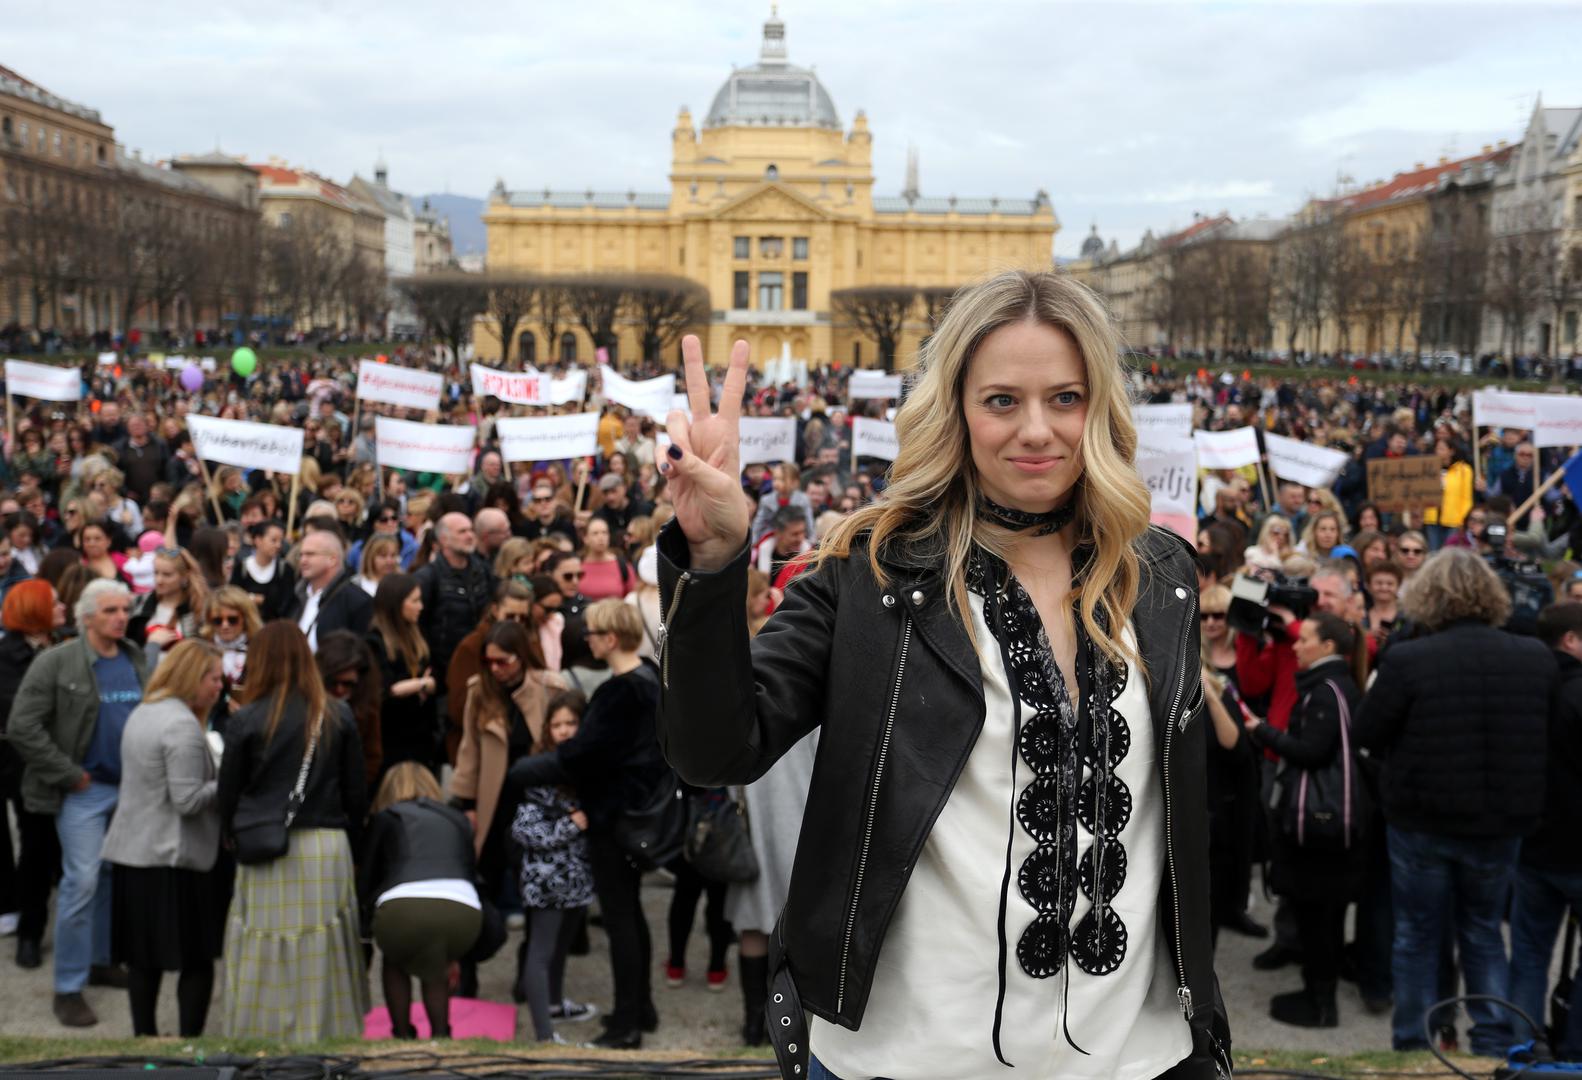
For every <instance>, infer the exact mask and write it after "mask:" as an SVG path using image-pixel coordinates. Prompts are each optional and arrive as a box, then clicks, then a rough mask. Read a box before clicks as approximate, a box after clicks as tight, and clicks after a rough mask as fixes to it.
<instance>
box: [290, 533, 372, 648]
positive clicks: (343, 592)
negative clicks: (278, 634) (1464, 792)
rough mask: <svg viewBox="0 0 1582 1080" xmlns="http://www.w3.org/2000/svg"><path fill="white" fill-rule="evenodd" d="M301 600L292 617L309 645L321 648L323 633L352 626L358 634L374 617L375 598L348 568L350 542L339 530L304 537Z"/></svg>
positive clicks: (300, 557)
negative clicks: (343, 539)
mask: <svg viewBox="0 0 1582 1080" xmlns="http://www.w3.org/2000/svg"><path fill="white" fill-rule="evenodd" d="M297 572H298V573H299V574H300V575H301V577H302V580H301V581H300V582H299V583H298V584H297V589H296V597H297V602H296V606H295V608H294V610H293V611H292V614H291V616H290V618H291V619H292V621H293V622H295V623H296V624H297V626H298V627H299V628H300V629H301V630H302V632H303V633H304V634H306V635H307V636H308V648H310V649H312V650H313V651H315V652H317V651H318V648H319V635H320V634H328V633H330V632H331V631H332V630H350V631H351V632H352V633H354V634H356V635H357V636H358V637H362V636H363V635H364V634H366V633H367V632H368V625H369V623H370V622H372V620H373V613H374V606H373V600H372V599H370V598H369V596H368V594H367V593H365V592H363V589H362V586H361V585H358V584H357V575H356V574H354V573H352V572H351V571H350V570H348V569H347V568H346V546H345V545H344V544H342V543H341V538H340V534H339V532H332V531H331V530H329V529H315V530H314V531H312V532H310V533H308V534H307V535H306V536H304V537H303V538H302V550H301V552H300V553H299V554H298V556H297Z"/></svg>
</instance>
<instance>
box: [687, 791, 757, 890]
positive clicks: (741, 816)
mask: <svg viewBox="0 0 1582 1080" xmlns="http://www.w3.org/2000/svg"><path fill="white" fill-rule="evenodd" d="M684 854H685V855H686V859H687V862H689V863H691V864H692V868H693V869H694V870H696V871H697V872H698V873H699V874H701V875H702V876H703V877H705V878H707V879H708V880H709V881H717V882H723V883H725V884H727V885H745V884H747V883H748V882H750V881H754V880H756V879H757V877H758V856H757V854H756V853H755V852H754V851H753V841H752V835H751V834H750V833H749V832H748V829H747V807H746V805H745V804H744V803H740V802H737V801H736V800H735V799H733V798H731V797H730V796H729V795H728V794H726V793H725V792H723V791H718V792H712V791H699V792H695V793H694V794H692V795H690V796H688V798H687V840H686V848H685V850H684Z"/></svg>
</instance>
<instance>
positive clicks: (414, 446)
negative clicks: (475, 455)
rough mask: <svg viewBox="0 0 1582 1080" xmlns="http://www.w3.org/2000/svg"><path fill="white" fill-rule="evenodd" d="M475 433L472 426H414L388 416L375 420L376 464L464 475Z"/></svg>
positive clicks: (469, 463)
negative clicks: (377, 460)
mask: <svg viewBox="0 0 1582 1080" xmlns="http://www.w3.org/2000/svg"><path fill="white" fill-rule="evenodd" d="M477 434H478V429H477V428H475V427H471V426H467V427H458V426H450V425H442V424H414V423H412V422H411V421H408V420H395V419H392V418H390V417H388V416H376V417H374V436H375V439H376V440H377V442H378V450H379V464H380V466H381V467H387V468H393V469H416V470H418V471H420V472H430V473H444V474H445V475H459V474H464V473H466V472H468V471H470V470H471V468H472V444H473V441H474V439H475V438H476V437H477Z"/></svg>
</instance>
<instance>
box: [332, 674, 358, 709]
mask: <svg viewBox="0 0 1582 1080" xmlns="http://www.w3.org/2000/svg"><path fill="white" fill-rule="evenodd" d="M358 679H359V676H358V674H357V669H356V668H346V669H345V670H344V671H337V672H336V673H335V674H334V675H332V676H330V677H329V678H328V679H325V680H324V689H325V690H326V691H327V692H328V693H329V695H330V697H332V698H335V699H336V700H338V701H350V700H351V696H352V694H353V692H355V691H356V689H357V683H358Z"/></svg>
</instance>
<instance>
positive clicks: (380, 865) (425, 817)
mask: <svg viewBox="0 0 1582 1080" xmlns="http://www.w3.org/2000/svg"><path fill="white" fill-rule="evenodd" d="M472 879H473V856H472V827H471V826H470V825H468V824H467V818H466V817H465V816H464V815H463V814H462V812H461V811H460V810H457V809H456V808H455V807H451V806H446V805H445V804H444V803H438V802H434V801H433V800H431V799H407V800H406V801H404V802H398V803H393V804H391V805H390V806H388V807H386V808H385V809H383V810H381V811H380V812H379V813H377V814H375V815H374V816H373V818H372V819H371V820H370V821H369V822H368V834H367V836H366V838H365V839H364V841H363V853H362V860H361V861H360V862H359V863H358V866H357V899H358V901H359V902H360V903H361V904H362V907H363V914H364V920H365V923H366V920H368V919H371V918H372V916H373V910H374V903H375V902H376V901H377V900H378V899H379V897H381V896H383V895H384V894H385V893H386V892H388V891H390V890H391V889H393V888H395V887H396V886H397V885H402V884H405V883H406V882H409V881H435V880H461V881H471V880H472Z"/></svg>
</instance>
